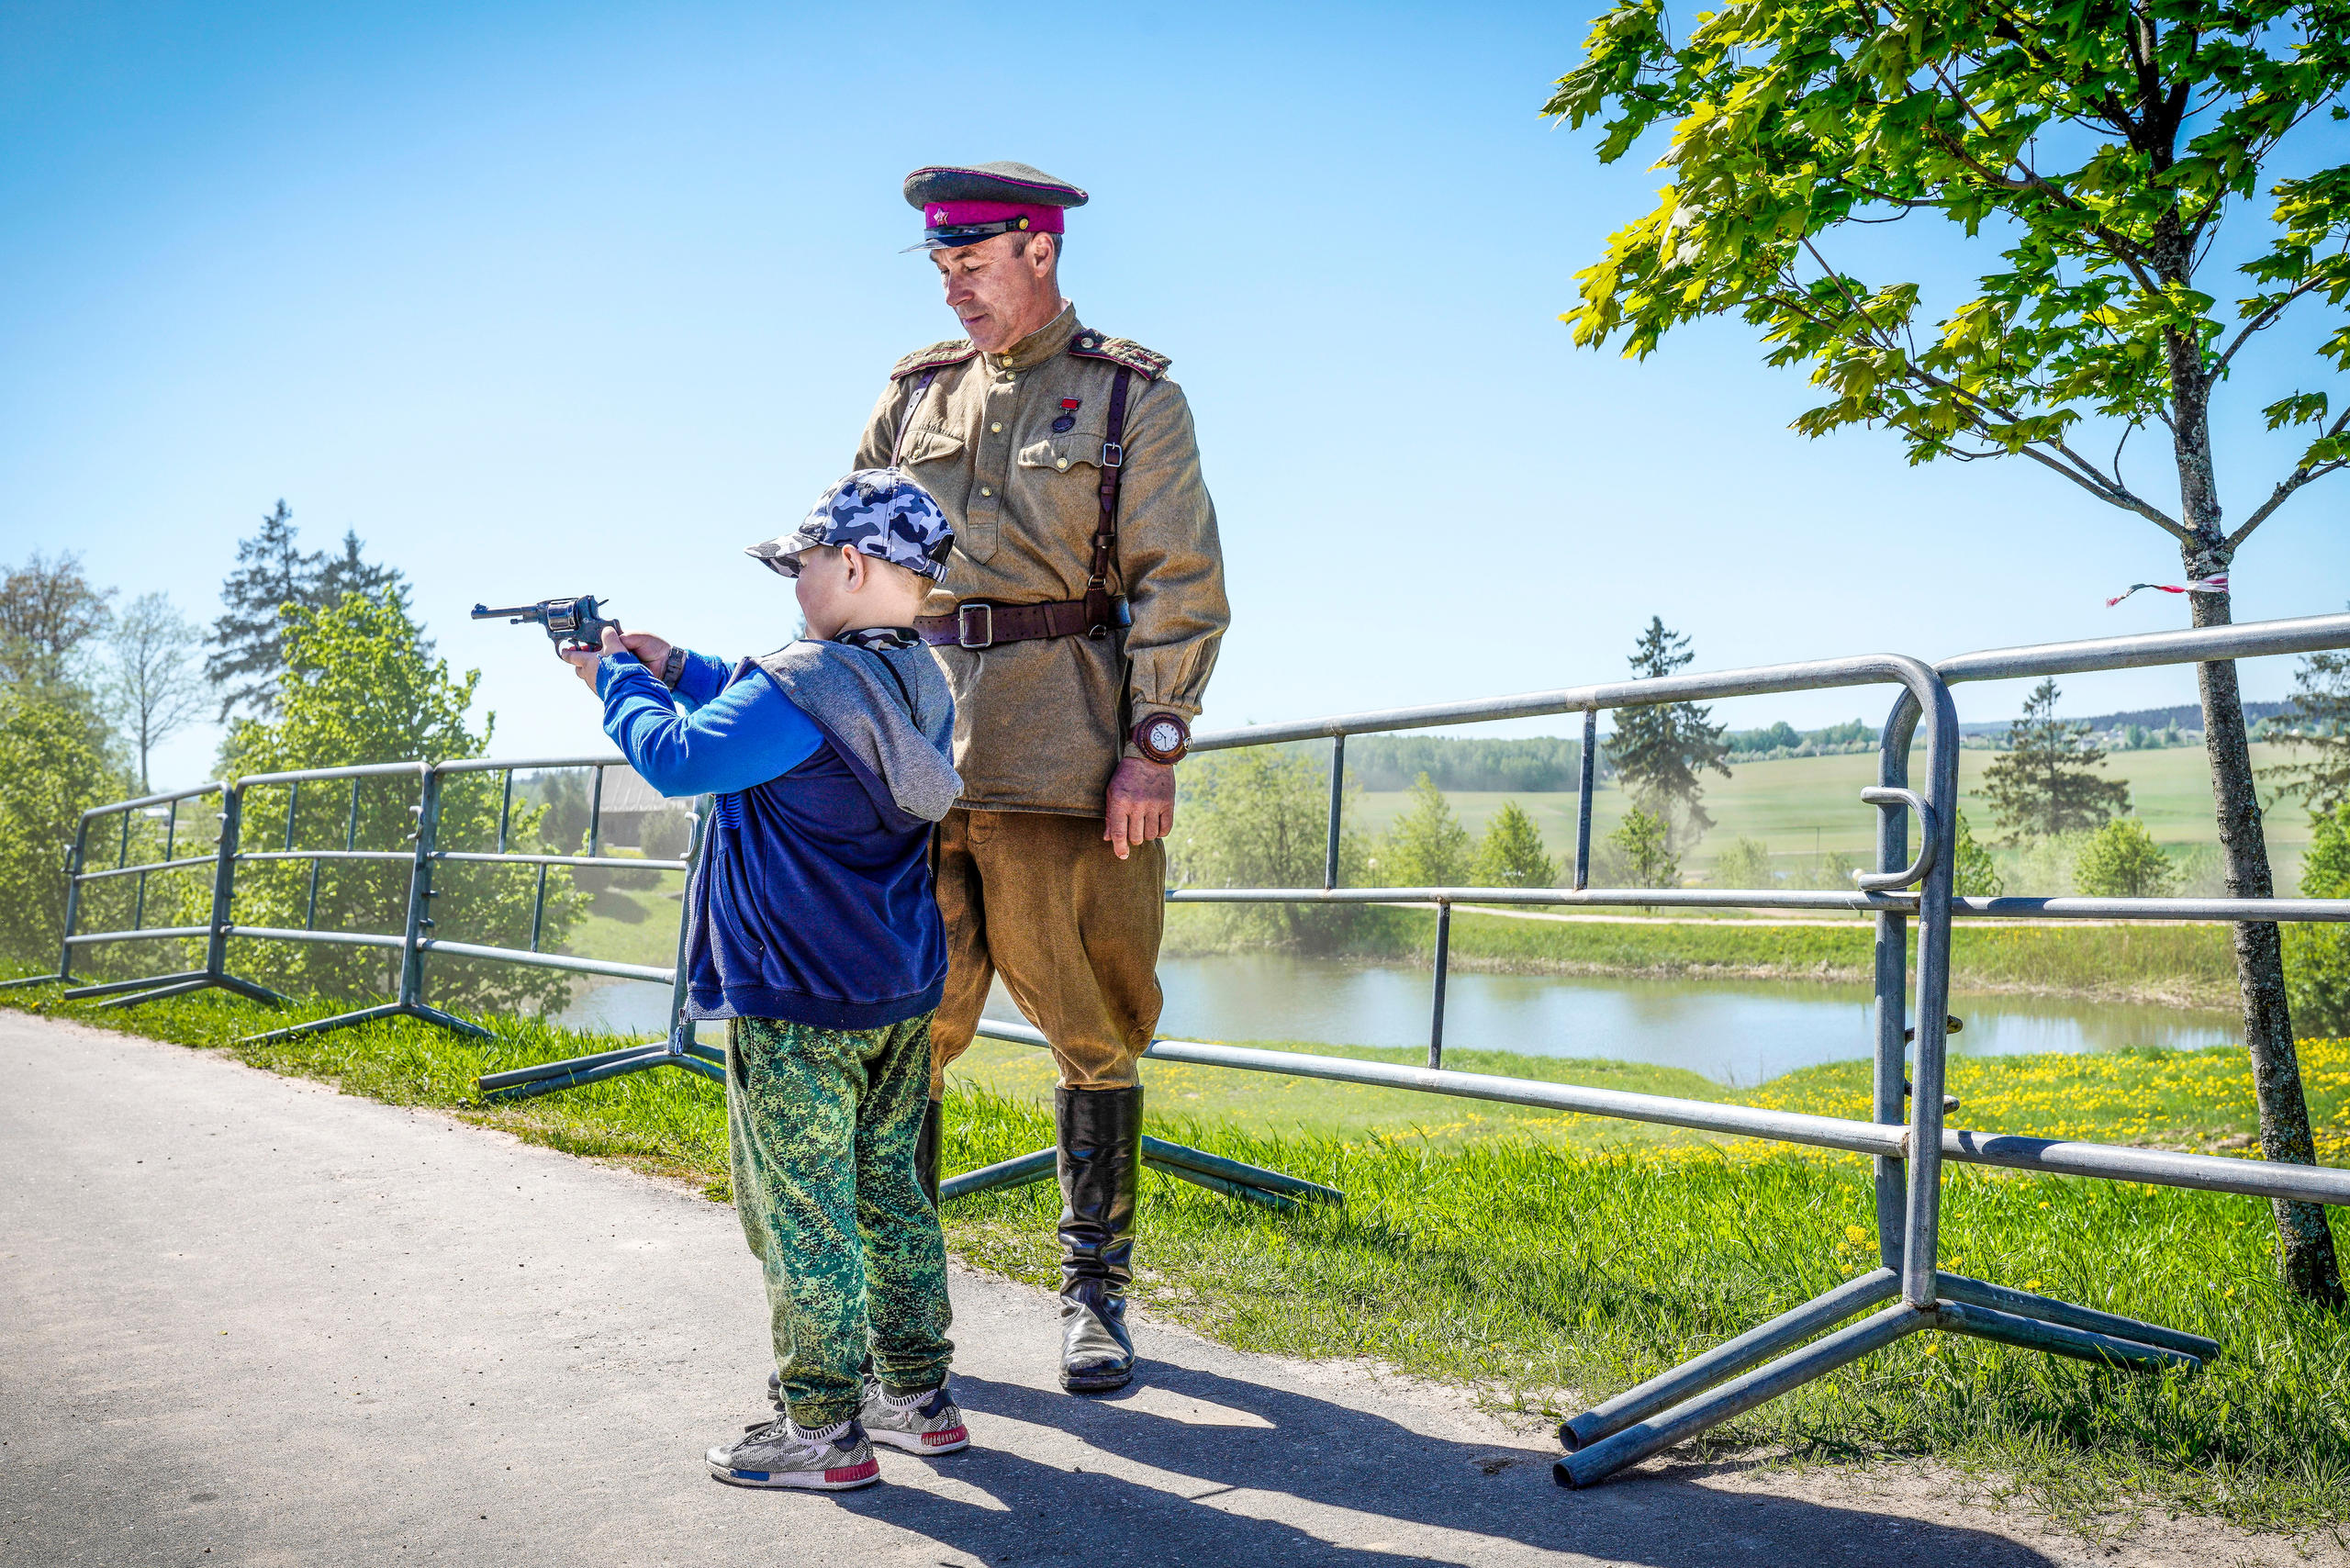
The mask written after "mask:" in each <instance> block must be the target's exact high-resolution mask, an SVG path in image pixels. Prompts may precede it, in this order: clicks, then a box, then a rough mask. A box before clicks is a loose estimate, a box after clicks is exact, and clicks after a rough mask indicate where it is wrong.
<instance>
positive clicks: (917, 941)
mask: <svg viewBox="0 0 2350 1568" xmlns="http://www.w3.org/2000/svg"><path fill="white" fill-rule="evenodd" d="M596 690H597V693H598V695H599V696H600V697H602V698H603V700H604V731H605V733H606V734H609V735H610V736H611V738H612V739H613V741H614V742H615V743H617V744H618V745H619V746H620V748H621V751H622V752H623V753H624V754H626V756H627V757H628V759H629V761H630V763H631V764H632V765H633V766H634V767H635V768H636V770H637V772H638V773H639V774H641V775H642V776H643V778H644V779H645V781H646V782H647V783H649V784H651V785H652V786H653V787H654V788H655V790H659V791H660V792H661V793H662V794H664V795H670V796H678V795H699V794H703V793H709V794H711V795H714V796H716V797H717V799H716V802H715V804H716V809H715V810H714V811H713V812H711V820H710V822H709V823H708V825H707V826H706V828H705V829H704V837H703V840H702V847H701V852H700V854H699V857H697V859H696V862H695V866H694V869H693V875H692V877H691V878H690V879H688V883H687V886H686V919H687V923H688V924H687V930H686V937H685V943H684V954H683V957H684V959H685V964H684V968H685V970H686V1009H685V1016H687V1017H688V1018H695V1019H699V1018H781V1019H787V1020H789V1021H790V1022H793V1023H799V1024H807V1025H813V1026H814V1027H817V1028H821V1029H879V1028H886V1027H888V1026H890V1025H893V1024H898V1023H902V1022H903V1021H904V1020H906V1019H908V1018H912V1017H917V1016H920V1015H921V1014H924V1013H928V1012H930V1011H931V1010H933V1009H934V1008H935V1007H936V1006H937V1005H938V1002H939V997H940V996H941V994H942V993H943V991H944V988H945V985H946V930H945V927H944V926H943V925H941V924H940V922H939V917H938V903H937V900H936V898H935V897H934V894H933V892H932V888H931V879H930V862H929V855H928V847H929V842H930V831H931V824H930V823H928V822H927V821H925V820H923V819H922V818H920V817H917V816H914V815H913V814H912V813H911V812H907V811H906V810H905V808H904V807H902V806H901V805H899V804H897V802H896V800H895V798H894V797H893V796H892V795H891V794H890V790H889V788H888V786H887V785H886V784H885V783H883V782H882V780H880V779H879V778H876V777H875V776H874V773H873V771H872V770H871V769H870V768H869V767H866V766H865V765H863V764H860V763H857V762H856V761H855V760H854V759H853V758H852V757H851V756H849V755H848V754H846V753H845V752H844V751H842V749H841V748H840V747H839V746H838V745H836V744H835V743H834V742H833V741H832V740H831V739H830V738H829V737H828V736H827V735H826V734H824V732H823V730H822V728H821V727H820V726H819V725H818V724H817V722H815V720H813V719H811V717H809V715H808V713H807V712H806V711H805V710H803V709H801V708H800V705H799V704H797V703H795V702H793V701H792V700H791V699H789V697H787V696H785V695H784V692H783V689H782V688H781V687H779V686H778V685H777V684H776V682H775V679H774V678H772V677H771V676H769V675H768V674H767V671H766V670H764V669H762V668H760V667H759V666H756V665H747V666H742V667H741V669H740V671H739V673H738V672H737V670H736V669H735V668H734V667H733V666H729V665H727V664H726V663H725V662H724V661H723V660H721V659H717V658H713V657H711V656H710V655H707V654H688V655H687V656H686V662H685V667H684V669H683V670H682V671H681V672H680V674H679V678H678V681H677V692H676V694H675V696H674V697H673V696H672V694H671V693H670V692H669V691H668V690H667V689H666V688H664V687H663V686H662V684H661V682H660V680H659V679H658V678H655V675H654V674H653V672H652V671H651V670H649V669H646V668H645V667H644V666H643V665H641V664H639V663H637V661H636V660H635V659H634V658H633V657H631V656H629V655H616V656H612V657H608V658H605V659H603V660H601V661H599V664H598V666H597V669H596ZM678 707H683V708H685V709H686V710H687V711H685V712H683V713H680V712H678V711H677V708H678Z"/></svg>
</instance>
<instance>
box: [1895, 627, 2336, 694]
mask: <svg viewBox="0 0 2350 1568" xmlns="http://www.w3.org/2000/svg"><path fill="white" fill-rule="evenodd" d="M2341 647H2350V615H2307V616H2302V617H2300V619H2298V620H2292V621H2247V622H2244V624H2242V625H2240V626H2198V627H2192V628H2189V629H2188V630H2185V631H2178V632H2140V633H2132V635H2130V636H2126V637H2092V638H2089V639H2087V640H2086V641H2083V642H2078V643H2040V644H2032V645H2031V646H2028V647H2020V648H1986V649H1985V650H1983V651H1982V652H1980V653H1974V654H1960V655H1956V656H1954V657H1952V658H1947V659H1943V660H1942V661H1940V662H1939V663H1937V664H1936V665H1935V666H1934V670H1935V673H1936V674H1938V675H1940V676H1941V677H1942V679H1944V680H1945V681H1948V682H1950V683H1951V684H1953V685H1955V684H1957V683H1958V682H1960V681H1962V680H2011V679H2015V678H2019V677H2023V676H2035V675H2072V674H2076V673H2078V672H2081V671H2086V670H2099V669H2138V668H2143V667H2144V666H2148V665H2187V664H2204V663H2209V662H2210V661H2212V660H2215V659H2249V658H2259V657H2262V656H2265V655H2272V654H2312V653H2319V652H2322V651H2323V650H2325V649H2329V648H2341Z"/></svg>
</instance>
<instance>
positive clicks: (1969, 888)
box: [1951, 812, 2007, 899]
mask: <svg viewBox="0 0 2350 1568" xmlns="http://www.w3.org/2000/svg"><path fill="white" fill-rule="evenodd" d="M1951 867H1952V872H1951V874H1952V878H1953V881H1952V886H1951V891H1953V892H1954V893H1956V894H1957V895H1958V896H1959V897H1960V898H1970V899H1995V898H1997V897H1998V896H1999V895H2000V894H2001V893H2004V892H2005V891H2007V882H2006V881H2005V879H2002V878H2001V877H2000V875H1999V868H1998V865H1997V862H1995V861H1993V860H1992V858H1991V852H1990V851H1989V850H1987V849H1986V848H1984V847H1983V846H1981V845H1979V844H1977V843H1975V834H1974V831H1973V830H1972V829H1971V828H1969V827H1968V826H1967V825H1966V813H1965V812H1959V813H1958V846H1957V848H1956V850H1955V851H1954V853H1953V856H1952V860H1951Z"/></svg>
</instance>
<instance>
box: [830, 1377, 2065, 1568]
mask: <svg viewBox="0 0 2350 1568" xmlns="http://www.w3.org/2000/svg"><path fill="white" fill-rule="evenodd" d="M1147 1373H1148V1379H1149V1381H1148V1383H1147V1386H1144V1385H1138V1386H1137V1387H1136V1388H1133V1389H1129V1390H1127V1391H1126V1393H1125V1394H1122V1395H1116V1396H1113V1397H1111V1398H1108V1399H1101V1400H1088V1399H1077V1398H1071V1397H1069V1396H1067V1395H1064V1394H1058V1393H1054V1392H1048V1391H1046V1390H1041V1389H1036V1388H1032V1387H1028V1386H1025V1385H1023V1384H1018V1383H999V1382H994V1381H990V1380H989V1379H987V1378H981V1377H968V1378H966V1377H959V1376H958V1377H957V1380H956V1390H957V1397H958V1398H959V1399H960V1400H961V1401H962V1403H963V1406H964V1407H965V1409H966V1410H967V1411H968V1412H970V1413H971V1414H972V1415H974V1416H976V1417H981V1418H982V1419H981V1421H980V1422H979V1428H980V1430H979V1431H978V1432H975V1437H979V1439H980V1441H981V1442H982V1443H984V1442H985V1441H986V1440H987V1433H986V1428H990V1427H993V1428H996V1430H997V1432H999V1433H1001V1432H1002V1426H1001V1423H1002V1422H1005V1421H1009V1422H1016V1423H1019V1424H1020V1427H1021V1428H1026V1429H1027V1430H1026V1432H1024V1433H1023V1434H1022V1436H1023V1437H1024V1438H1025V1437H1027V1436H1029V1435H1032V1434H1033V1435H1034V1436H1035V1437H1037V1438H1040V1439H1046V1440H1044V1441H1041V1442H1032V1441H1026V1440H1023V1441H1022V1442H1021V1448H1022V1450H1024V1451H1023V1452H1021V1453H1013V1452H1009V1451H1005V1450H1002V1449H1000V1448H999V1449H992V1450H991V1449H988V1448H985V1447H978V1448H974V1449H973V1450H970V1451H969V1452H968V1453H965V1454H959V1455H953V1456H949V1457H947V1458H945V1459H940V1460H937V1461H934V1462H931V1464H932V1466H933V1468H934V1471H935V1473H937V1474H938V1475H939V1476H941V1477H943V1478H945V1479H946V1481H947V1482H948V1483H949V1485H948V1486H946V1488H944V1489H942V1490H941V1491H925V1490H921V1489H918V1488H916V1487H912V1486H907V1485H884V1486H882V1487H879V1488H877V1489H875V1490H873V1491H871V1492H866V1493H857V1494H852V1495H847V1496H845V1497H843V1498H842V1499H841V1501H842V1503H843V1505H844V1506H846V1507H848V1508H851V1509H853V1510H855V1511H856V1512H857V1513H859V1514H861V1515H865V1516H867V1517H869V1518H875V1519H877V1520H882V1521H886V1522H888V1523H890V1524H893V1525H896V1526H897V1527H899V1528H900V1529H909V1530H914V1531H918V1532H920V1533H922V1534H923V1535H925V1536H928V1537H929V1538H930V1539H932V1540H935V1541H937V1542H938V1543H939V1544H940V1545H942V1546H946V1547H949V1548H951V1549H953V1550H956V1551H962V1552H965V1553H968V1555H969V1556H970V1557H972V1558H975V1559H977V1560H979V1562H983V1563H987V1564H989V1565H990V1568H993V1565H996V1564H1007V1565H1008V1564H1014V1563H1055V1562H1125V1561H1128V1560H1133V1561H1137V1562H1140V1561H1158V1562H1264V1563H1289V1562H1315V1563H1360V1564H1364V1565H1365V1568H1368V1565H1370V1564H1373V1563H1378V1564H1395V1563H1459V1562H1507V1561H1512V1560H1526V1561H1532V1560H1538V1559H1544V1558H1549V1557H1551V1556H1552V1555H1553V1554H1560V1553H1564V1554H1569V1555H1572V1556H1584V1557H1591V1558H1596V1559H1599V1560H1601V1561H1603V1562H1625V1563H1644V1564H1655V1565H1657V1568H1698V1565H1701V1564H1704V1565H1710V1564H1716V1563H1722V1562H1771V1563H1782V1562H1801V1563H1807V1564H1809V1563H1820V1564H1842V1563H1852V1564H1862V1563H1867V1564H1872V1565H1874V1564H1881V1563H1883V1562H1886V1560H1887V1557H1888V1555H1889V1552H1890V1551H1895V1550H1897V1551H1900V1552H1902V1553H1903V1554H1905V1555H1911V1556H1916V1557H1919V1558H1922V1560H1925V1561H1930V1562H1938V1563H1953V1564H1968V1565H1975V1564H1980V1565H1984V1568H1991V1565H1997V1568H2045V1565H2048V1564H2049V1563H2050V1562H2051V1560H2050V1559H2049V1558H2047V1557H2045V1556H2043V1555H2042V1553H2040V1552H2039V1551H2034V1550H2032V1549H2031V1548H2030V1547H2026V1546H2022V1545H2020V1544H2018V1543H2017V1542H2014V1541H2012V1540H2006V1539H2004V1538H2002V1537H2000V1536H1997V1535H1994V1534H1990V1533H1988V1532H1986V1531H1983V1530H1975V1529H1958V1528H1952V1527H1949V1526H1943V1525H1939V1524H1933V1523H1922V1522H1919V1521H1917V1520H1913V1519H1909V1518H1902V1517H1900V1516H1898V1515H1895V1514H1888V1513H1883V1512H1876V1511H1873V1510H1866V1509H1854V1508H1846V1507H1837V1506H1829V1505H1825V1504H1818V1503H1812V1502H1807V1501H1803V1500H1800V1499H1793V1498H1785V1497H1768V1496H1758V1495H1751V1494H1739V1493H1728V1492H1717V1491H1713V1490H1710V1489H1707V1488H1705V1487H1701V1486H1697V1485H1695V1484H1691V1482H1690V1481H1688V1480H1687V1479H1685V1478H1684V1477H1660V1476H1656V1475H1653V1474H1651V1475H1635V1476H1632V1477H1630V1478H1627V1479H1623V1480H1619V1481H1617V1483H1615V1484H1611V1485H1609V1486H1606V1487H1604V1488H1600V1489H1596V1490H1593V1491H1588V1492H1580V1493H1572V1492H1567V1491H1564V1490H1562V1489H1561V1488H1559V1487H1558V1486H1556V1485H1555V1484H1553V1483H1552V1481H1551V1479H1550V1462H1551V1460H1552V1459H1553V1458H1554V1457H1555V1454H1554V1452H1553V1451H1552V1450H1550V1449H1548V1448H1532V1447H1522V1446H1511V1445H1509V1444H1506V1443H1501V1444H1495V1443H1472V1442H1462V1441H1458V1440H1453V1439H1443V1438H1433V1437H1430V1436H1428V1435H1427V1434H1425V1433H1422V1432H1418V1431H1415V1430H1413V1429H1411V1428H1408V1427H1405V1426H1403V1425H1401V1424H1399V1423H1397V1422H1395V1421H1393V1420H1391V1419H1389V1418H1388V1417H1384V1416H1381V1415H1378V1414H1376V1413H1374V1412H1372V1411H1369V1410H1366V1409H1362V1408H1360V1407H1357V1406H1352V1405H1348V1404H1342V1403H1337V1402H1334V1401H1332V1400H1329V1399H1324V1398H1319V1397H1315V1396H1313V1395H1309V1394H1299V1393H1295V1392H1292V1391H1290V1390H1286V1389H1281V1388H1274V1387H1270V1386H1267V1385H1265V1384H1262V1383H1251V1382H1246V1381H1241V1380H1237V1379H1235V1378H1232V1377H1228V1376H1225V1375H1223V1374H1221V1373H1218V1372H1205V1371H1201V1370H1198V1369H1195V1368H1188V1367H1182V1366H1177V1365H1173V1364H1170V1363H1168V1362H1166V1361H1151V1362H1149V1363H1147ZM1170 1395H1172V1396H1175V1397H1171V1398H1170V1397H1169V1396H1170ZM1185 1401H1196V1402H1200V1403H1203V1404H1204V1405H1206V1406H1214V1407H1218V1408H1216V1409H1212V1410H1209V1411H1206V1412H1195V1413H1194V1414H1195V1418H1193V1419H1185V1418H1183V1417H1181V1416H1176V1415H1169V1414H1165V1413H1163V1412H1164V1411H1165V1410H1168V1409H1171V1408H1174V1407H1176V1406H1180V1405H1181V1404H1182V1403H1183V1402H1185ZM1145 1406H1158V1408H1155V1409H1154V1408H1145ZM1236 1416H1237V1418H1236ZM985 1417H996V1418H997V1420H996V1421H993V1422H990V1421H987V1420H985V1419H984V1418H985ZM1199 1417H1203V1418H1199ZM1209 1423H1215V1424H1209ZM1055 1433H1057V1434H1060V1435H1062V1438H1063V1439H1064V1440H1063V1442H1061V1443H1059V1444H1056V1443H1054V1442H1053V1441H1052V1440H1051V1439H1049V1437H1048V1436H1047V1434H1055ZM1066 1439H1076V1441H1075V1442H1074V1443H1069V1442H1067V1441H1066ZM1056 1448H1057V1449H1060V1450H1064V1451H1066V1452H1067V1454H1068V1455H1069V1460H1070V1462H1072V1463H1073V1464H1074V1465H1075V1466H1076V1467H1077V1468H1076V1469H1075V1470H1074V1471H1072V1470H1071V1469H1069V1468H1064V1467H1063V1465H1061V1464H1058V1463H1054V1462H1045V1461H1040V1460H1039V1459H1036V1458H1034V1457H1029V1455H1030V1454H1032V1453H1033V1452H1035V1450H1039V1449H1043V1450H1054V1449H1056ZM1056 1457H1058V1456H1057V1455H1056ZM1096 1463H1107V1464H1112V1465H1114V1467H1115V1468H1116V1469H1118V1470H1121V1471H1125V1470H1128V1469H1130V1468H1136V1467H1139V1468H1141V1469H1144V1470H1147V1471H1148V1472H1151V1473H1152V1474H1151V1475H1150V1476H1149V1477H1148V1479H1147V1480H1137V1479H1128V1478H1125V1476H1122V1475H1116V1474H1105V1473H1097V1472H1096V1471H1095V1470H1094V1469H1093V1468H1092V1467H1093V1465H1094V1464H1096ZM899 1474H900V1475H901V1477H902V1475H903V1472H902V1471H901V1472H899ZM1276 1512H1278V1513H1279V1514H1280V1515H1281V1516H1283V1518H1281V1519H1275V1518H1269V1517H1264V1516H1268V1515H1270V1514H1273V1513H1276ZM1317 1516H1320V1517H1318V1518H1317ZM1382 1527H1383V1528H1382ZM1332 1536H1343V1537H1344V1538H1346V1539H1348V1540H1359V1541H1361V1542H1362V1544H1361V1545H1360V1546H1342V1545H1337V1544H1333V1543H1332V1541H1331V1540H1330V1539H1328V1537H1332Z"/></svg>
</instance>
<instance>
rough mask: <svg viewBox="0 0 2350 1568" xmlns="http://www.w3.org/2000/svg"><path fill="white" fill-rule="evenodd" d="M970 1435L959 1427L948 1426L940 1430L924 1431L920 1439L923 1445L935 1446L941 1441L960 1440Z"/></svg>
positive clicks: (952, 1441)
mask: <svg viewBox="0 0 2350 1568" xmlns="http://www.w3.org/2000/svg"><path fill="white" fill-rule="evenodd" d="M970 1435H971V1434H970V1433H969V1432H968V1431H966V1430H964V1429H963V1428H960V1427H949V1428H946V1430H945V1431H942V1432H924V1433H923V1435H922V1440H923V1446H924V1447H926V1448H936V1447H937V1446H938V1445H939V1444H941V1443H959V1442H962V1441H964V1440H965V1439H968V1438H969V1437H970Z"/></svg>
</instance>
